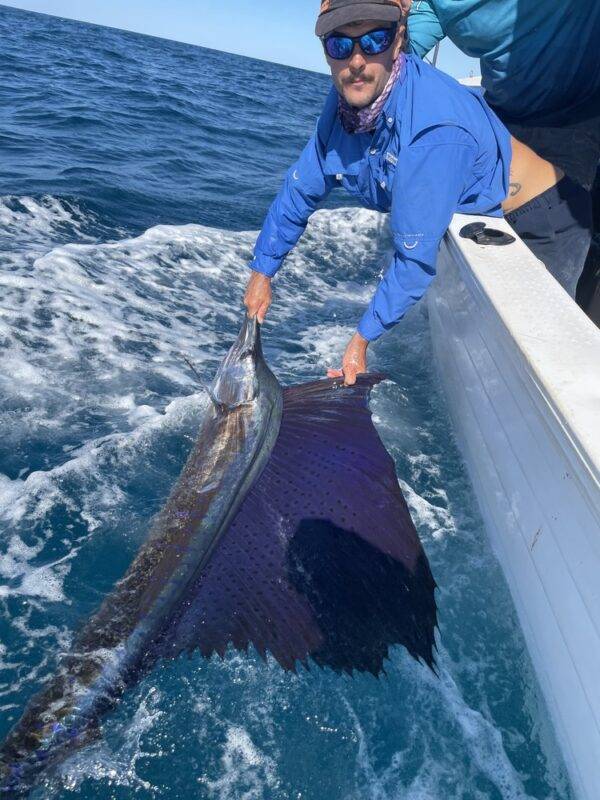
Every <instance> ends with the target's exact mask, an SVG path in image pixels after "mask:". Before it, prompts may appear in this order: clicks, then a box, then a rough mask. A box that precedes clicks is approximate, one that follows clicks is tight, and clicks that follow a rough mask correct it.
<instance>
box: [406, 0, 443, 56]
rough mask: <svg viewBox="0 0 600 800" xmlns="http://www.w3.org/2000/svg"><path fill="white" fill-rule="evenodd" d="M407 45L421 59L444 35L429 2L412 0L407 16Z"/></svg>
mask: <svg viewBox="0 0 600 800" xmlns="http://www.w3.org/2000/svg"><path fill="white" fill-rule="evenodd" d="M408 35H409V44H410V47H411V50H412V52H413V53H416V54H417V55H418V56H419V57H420V58H423V56H425V55H426V54H427V53H428V52H429V51H430V50H432V49H433V48H434V47H435V46H436V44H437V43H438V42H441V40H442V39H443V38H444V36H445V35H446V34H445V33H444V31H443V29H442V26H441V24H440V21H439V19H438V18H437V14H436V13H435V9H434V8H433V5H432V3H431V0H413V4H412V6H411V9H410V14H409V16H408Z"/></svg>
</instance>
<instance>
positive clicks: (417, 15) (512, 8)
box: [408, 0, 600, 125]
mask: <svg viewBox="0 0 600 800" xmlns="http://www.w3.org/2000/svg"><path fill="white" fill-rule="evenodd" d="M408 31H409V38H410V44H411V47H412V49H413V52H415V53H417V55H419V56H421V57H422V56H424V55H425V54H426V53H427V52H428V51H429V50H431V49H432V48H433V46H434V45H435V44H436V43H437V42H439V41H440V40H441V39H443V38H444V37H445V36H448V37H449V38H450V39H451V40H452V41H453V42H454V43H455V44H456V46H457V47H458V48H460V50H462V51H463V52H464V53H467V55H470V56H473V57H474V58H479V59H481V77H482V84H483V86H484V88H485V91H486V98H487V100H488V102H489V103H490V104H491V105H492V106H494V107H497V108H498V109H500V110H501V111H502V118H503V119H506V120H510V121H512V122H523V123H524V122H528V121H529V122H531V123H532V124H534V123H535V122H537V123H539V124H541V123H543V124H547V125H565V124H571V123H573V122H575V121H576V120H577V118H578V117H579V116H581V115H583V116H584V117H587V116H589V114H590V110H591V112H592V113H593V112H594V108H593V107H594V106H595V114H596V116H597V115H598V114H599V113H600V1H599V0H577V2H574V0H571V1H569V0H413V3H412V7H411V11H410V15H409V18H408Z"/></svg>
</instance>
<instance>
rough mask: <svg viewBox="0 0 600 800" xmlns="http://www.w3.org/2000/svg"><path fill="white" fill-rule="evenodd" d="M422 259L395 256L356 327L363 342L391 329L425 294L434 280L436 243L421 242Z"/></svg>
mask: <svg viewBox="0 0 600 800" xmlns="http://www.w3.org/2000/svg"><path fill="white" fill-rule="evenodd" d="M419 247H420V249H421V259H414V258H410V259H409V258H406V257H405V256H404V255H403V254H401V253H395V254H394V257H393V259H392V263H391V264H390V267H389V269H388V271H387V272H386V274H385V276H384V277H383V279H382V281H381V283H380V284H379V286H378V287H377V291H376V292H375V294H374V296H373V299H372V300H371V302H370V304H369V307H368V308H367V310H366V311H365V313H364V315H363V317H362V319H361V321H360V323H359V325H358V333H359V334H360V335H361V336H362V337H363V338H364V339H365V340H366V341H375V340H376V339H378V338H379V337H380V336H382V335H383V334H384V333H385V332H386V331H388V330H390V329H391V328H393V327H394V325H396V324H397V323H398V322H399V321H400V320H401V319H402V318H403V317H404V315H405V314H406V312H407V311H408V310H409V309H410V308H411V307H412V306H413V305H414V304H415V303H417V302H418V301H419V300H420V299H421V297H423V295H424V294H425V292H426V291H427V288H428V286H429V284H430V283H431V281H432V280H433V278H434V277H435V262H436V257H437V250H438V242H437V241H434V242H422V243H420V245H419Z"/></svg>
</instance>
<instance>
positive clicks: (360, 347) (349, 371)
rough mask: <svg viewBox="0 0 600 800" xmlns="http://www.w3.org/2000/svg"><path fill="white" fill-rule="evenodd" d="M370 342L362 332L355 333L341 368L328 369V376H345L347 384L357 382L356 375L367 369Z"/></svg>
mask: <svg viewBox="0 0 600 800" xmlns="http://www.w3.org/2000/svg"><path fill="white" fill-rule="evenodd" d="M368 346H369V342H368V341H367V339H364V338H363V337H362V336H361V335H360V333H355V334H354V336H353V337H352V339H350V342H349V344H348V347H347V348H346V352H345V353H344V358H343V359H342V368H341V369H328V370H327V377H328V378H342V377H343V378H344V384H345V385H346V386H353V385H354V384H355V383H356V376H357V375H360V373H362V372H366V371H367V347H368Z"/></svg>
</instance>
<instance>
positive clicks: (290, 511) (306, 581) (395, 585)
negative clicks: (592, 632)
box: [0, 319, 436, 796]
mask: <svg viewBox="0 0 600 800" xmlns="http://www.w3.org/2000/svg"><path fill="white" fill-rule="evenodd" d="M379 380H380V378H378V377H376V376H360V377H359V380H358V382H357V384H356V385H355V386H354V387H342V386H340V385H339V383H336V382H335V381H331V380H324V381H317V382H314V383H307V384H302V385H299V386H293V387H289V388H286V389H282V387H281V386H280V385H279V383H278V381H277V380H276V378H275V376H274V375H273V373H272V372H271V371H270V370H269V368H268V366H267V364H266V362H265V360H264V358H263V355H262V350H261V344H260V331H259V327H258V325H257V323H256V321H254V320H249V319H246V320H245V322H244V325H243V327H242V330H241V332H240V335H239V337H238V339H237V341H236V343H235V344H234V345H233V347H232V348H231V350H230V351H229V353H228V355H227V357H226V358H225V360H224V362H223V364H222V365H221V367H220V368H219V371H218V373H217V376H216V378H215V380H214V382H213V385H212V387H211V391H210V393H211V398H212V403H211V404H210V408H209V409H208V411H207V412H206V414H205V417H204V419H203V421H202V424H201V427H200V431H199V435H198V438H197V441H196V444H195V446H194V448H193V450H192V453H191V454H190V456H189V458H188V461H187V462H186V465H185V467H184V469H183V472H182V474H181V476H180V478H179V480H178V482H177V484H176V486H175V488H174V489H173V491H172V493H171V496H170V497H169V500H168V501H167V503H166V505H165V507H164V508H163V510H162V511H161V512H160V514H159V515H158V516H157V518H156V520H155V522H154V524H153V528H152V530H151V533H150V535H149V537H148V540H147V542H146V543H145V544H144V545H143V546H142V548H141V550H140V552H139V553H138V555H137V557H136V559H135V560H134V562H133V563H132V565H131V567H130V568H129V570H128V572H127V573H126V575H125V576H124V577H123V578H122V580H121V581H120V582H119V583H118V584H117V585H116V587H115V589H114V591H113V592H112V593H111V594H110V595H109V596H108V597H107V598H106V600H105V601H104V603H103V605H102V606H101V607H100V609H99V611H98V612H97V613H96V614H95V616H93V617H92V618H91V620H90V621H89V622H88V623H87V624H86V625H85V627H84V628H83V629H82V630H81V632H80V633H79V634H78V636H77V637H76V639H75V642H74V644H73V647H72V650H71V651H70V652H69V654H67V655H66V656H65V657H64V658H63V660H62V662H61V664H60V667H59V670H58V672H57V673H56V675H54V676H53V677H52V678H51V679H50V680H49V681H48V683H47V684H46V686H45V688H44V689H43V690H42V691H41V692H40V693H39V694H38V695H36V696H35V697H34V698H33V699H32V700H31V701H30V702H29V704H28V706H27V708H26V709H25V712H24V714H23V717H22V718H21V720H20V721H19V722H18V723H17V725H16V726H15V727H14V728H13V730H12V731H11V732H10V733H9V735H8V737H7V739H6V740H5V741H4V743H3V744H2V746H1V747H0V794H4V795H9V796H10V795H14V796H17V795H19V794H23V793H25V792H26V791H27V790H28V789H29V788H30V787H31V786H32V784H33V783H34V781H35V779H36V777H37V776H38V774H39V773H40V772H41V771H43V770H45V769H47V768H48V766H51V765H55V764H56V763H58V762H60V761H62V760H64V758H66V757H67V756H68V755H69V754H70V753H71V752H73V750H75V749H77V748H80V747H82V746H83V745H85V744H86V743H87V742H89V741H90V740H91V739H93V738H95V736H97V735H98V725H99V721H100V719H101V717H102V715H103V714H104V713H106V711H107V710H109V709H110V708H111V707H112V706H113V705H114V703H115V701H116V700H117V699H118V697H119V696H120V695H121V694H122V692H123V691H124V690H125V689H126V688H127V687H128V686H130V685H132V684H133V683H134V682H135V681H137V680H139V678H140V677H141V676H142V675H143V674H144V673H146V672H147V671H148V670H149V669H150V668H151V667H152V666H153V664H154V663H155V662H156V661H157V660H158V659H161V658H166V657H176V656H177V655H179V654H180V653H181V652H183V651H188V652H191V651H193V650H195V649H199V650H200V651H201V652H202V653H203V655H205V656H206V657H210V656H211V655H213V654H215V653H217V654H219V655H221V656H223V655H224V653H225V651H226V649H227V647H228V646H230V645H231V646H233V647H235V648H237V649H240V650H247V649H248V647H249V646H250V645H253V646H254V647H255V648H256V650H257V651H258V652H259V653H260V654H261V655H262V656H265V655H266V653H267V652H270V653H271V654H272V655H273V656H274V657H275V658H276V659H277V661H278V662H279V663H280V664H281V666H282V667H283V668H285V669H295V668H296V666H297V664H298V663H301V664H305V665H306V664H307V663H308V661H309V660H310V659H312V660H313V661H314V662H316V663H317V664H319V665H321V666H329V667H331V668H332V669H334V670H337V671H347V672H350V673H351V672H352V671H354V670H359V671H369V672H371V673H373V674H374V675H378V674H379V673H380V672H381V671H382V670H383V663H384V660H385V658H386V657H387V655H388V651H389V647H390V646H392V645H394V644H402V645H404V646H405V647H406V648H407V649H408V651H409V652H410V653H411V655H413V656H414V657H415V658H418V659H422V660H423V661H424V662H425V663H427V664H429V665H430V666H432V664H433V653H432V648H433V644H434V630H435V625H436V606H435V600H434V589H435V583H434V581H433V577H432V575H431V572H430V569H429V565H428V563H427V559H426V556H425V554H424V552H423V550H422V547H421V544H420V542H419V539H418V537H417V534H416V531H415V528H414V525H413V523H412V521H411V519H410V515H409V513H408V509H407V507H406V503H405V501H404V498H403V497H402V493H401V491H400V488H399V486H398V482H397V479H396V475H395V470H394V465H393V462H392V460H391V458H390V456H389V455H388V454H387V452H386V450H385V448H384V447H383V444H382V443H381V441H380V440H379V438H378V436H377V433H376V431H375V429H374V427H373V425H372V422H371V416H370V413H369V410H368V405H367V399H368V392H369V390H370V389H371V387H372V386H373V385H374V384H375V383H377V382H378V381H379Z"/></svg>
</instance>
